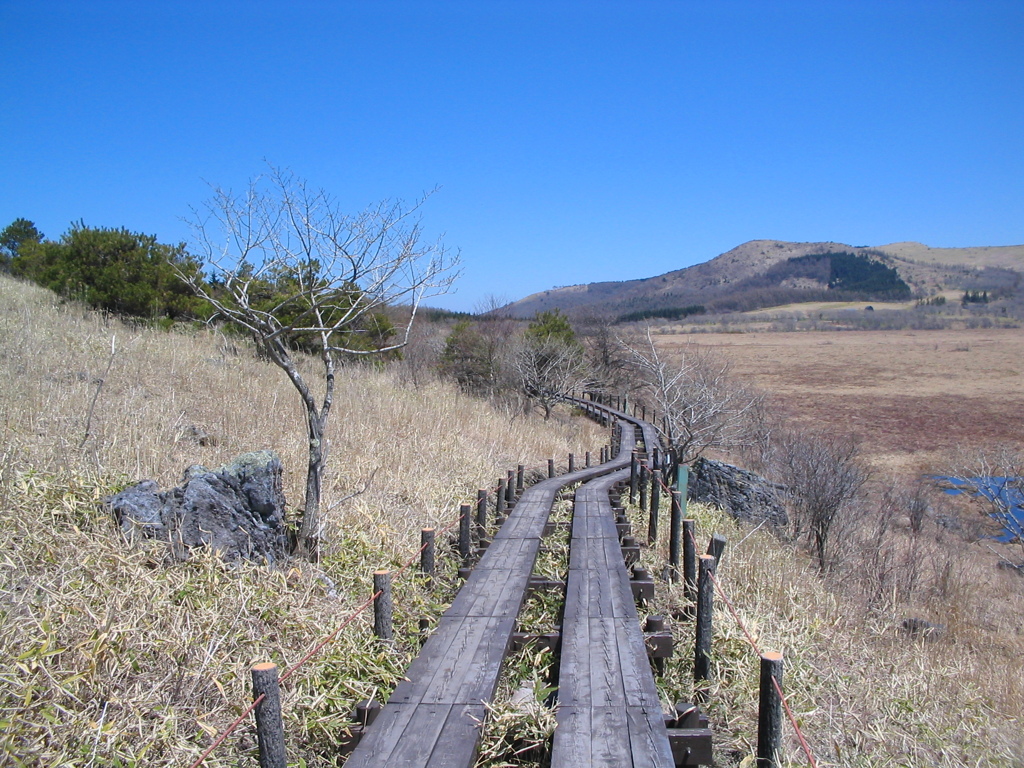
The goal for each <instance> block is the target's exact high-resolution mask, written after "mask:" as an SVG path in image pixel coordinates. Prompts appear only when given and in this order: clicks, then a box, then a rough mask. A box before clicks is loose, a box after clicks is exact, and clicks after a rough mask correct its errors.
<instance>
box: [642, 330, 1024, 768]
mask: <svg viewBox="0 0 1024 768" xmlns="http://www.w3.org/2000/svg"><path fill="white" fill-rule="evenodd" d="M691 339H692V340H693V341H694V342H695V343H697V344H698V345H701V346H704V345H710V346H713V347H715V348H717V350H718V351H719V352H720V353H721V354H723V355H724V356H725V357H727V358H728V359H729V360H730V361H731V362H732V364H733V371H734V372H735V373H737V374H738V375H741V376H743V377H744V378H746V379H747V380H751V381H753V382H754V383H756V384H757V385H759V386H760V387H762V388H763V389H764V390H766V391H767V392H768V393H769V395H770V396H771V397H772V399H773V401H774V402H775V403H776V404H777V405H778V407H780V408H781V410H782V412H783V414H784V416H785V417H786V418H787V419H788V420H789V421H790V422H798V423H802V424H805V425H808V426H812V427H815V428H819V429H825V430H840V431H849V432H853V433H855V434H857V435H858V436H859V437H860V438H861V440H862V446H863V448H864V451H865V453H866V455H867V458H868V459H869V461H870V462H871V464H872V466H873V468H874V470H875V478H876V481H877V485H876V486H875V490H874V492H873V493H872V495H871V496H870V497H869V499H868V501H867V503H866V504H865V505H864V506H863V508H861V509H860V510H859V511H858V512H857V515H856V517H855V518H853V519H851V520H850V521H849V522H850V524H849V525H845V526H844V530H843V531H842V532H841V534H837V538H838V540H841V541H842V547H841V551H840V552H839V553H838V554H839V556H838V560H837V567H836V569H835V571H834V572H833V573H831V574H830V575H829V577H828V578H827V579H826V580H822V579H820V578H819V577H818V576H817V575H816V574H815V573H814V571H813V569H812V568H811V567H810V566H809V565H808V564H806V562H805V561H804V559H803V557H802V555H801V553H799V552H795V551H794V550H793V548H792V547H791V546H789V545H786V544H784V543H782V542H778V541H776V540H775V539H774V538H773V537H772V536H770V535H768V534H765V533H763V532H758V533H756V534H753V535H751V536H750V537H749V538H744V537H746V535H747V534H746V532H744V531H742V530H739V529H736V528H735V527H734V526H733V524H732V523H731V521H727V520H724V519H722V517H721V516H720V515H718V514H717V513H715V512H714V511H712V510H708V509H705V508H701V507H698V517H699V519H700V523H701V526H702V528H703V534H702V535H703V537H704V539H705V540H706V537H707V536H708V535H709V534H710V533H711V532H712V530H719V531H721V532H727V535H728V536H729V538H730V540H731V541H733V540H741V541H743V543H742V544H741V545H738V546H737V545H730V549H729V550H728V551H727V555H726V558H725V562H724V564H723V571H722V574H723V577H724V579H725V580H726V584H727V589H729V590H730V592H731V593H732V594H733V596H734V598H735V599H736V602H737V604H738V606H739V610H740V613H741V615H742V616H744V618H745V619H746V620H748V621H749V622H750V623H751V624H752V626H753V627H755V634H756V635H757V636H758V638H759V641H760V642H761V643H762V645H763V647H764V648H765V649H775V650H782V651H783V652H784V653H785V654H786V664H787V669H786V679H787V683H786V687H787V689H788V690H789V691H790V693H791V694H792V696H793V697H794V701H795V702H796V703H797V710H798V712H799V717H800V721H801V725H802V726H804V727H805V729H806V732H807V733H808V735H809V737H810V740H811V744H812V746H813V747H814V749H815V752H816V754H817V756H818V758H819V761H821V763H822V764H825V765H842V766H897V765H898V766H918V765H920V766H925V765H929V766H931V765H941V766H1019V765H1024V739H1022V737H1021V722H1020V717H1021V713H1022V712H1024V620H1022V618H1021V617H1022V616H1024V590H1022V586H1024V584H1022V582H1021V579H1020V577H1018V576H1016V575H1013V574H1011V573H1009V572H1007V571H1000V570H997V569H996V568H995V565H996V561H997V560H998V559H999V557H1000V556H1003V557H1008V558H1016V559H1018V560H1019V556H1020V550H1019V548H1017V549H1015V550H1012V549H1007V548H1006V547H1004V546H1003V545H998V544H996V543H995V542H993V541H991V540H988V539H986V538H985V534H986V525H987V521H986V519H985V518H984V516H983V515H982V512H981V511H980V510H979V509H975V508H971V507H970V505H969V503H965V502H964V500H963V499H960V500H956V499H953V498H951V497H947V496H944V495H942V494H940V493H936V494H933V496H932V498H931V503H932V506H931V512H930V514H929V515H928V517H927V519H926V522H925V526H924V529H923V531H922V532H921V533H920V534H919V535H915V534H914V533H913V531H912V530H911V526H910V523H909V520H908V519H907V518H906V516H905V513H904V514H900V513H899V511H898V510H897V511H894V510H892V509H887V508H885V507H884V504H883V493H882V489H884V487H885V486H886V485H887V484H888V483H889V482H892V478H895V481H896V482H914V481H915V480H916V478H917V477H919V476H920V473H921V472H936V473H941V472H942V471H943V470H944V469H948V468H949V467H950V466H952V462H953V460H954V458H953V457H954V454H956V453H957V452H958V451H959V452H964V451H966V452H968V453H970V452H971V451H977V450H979V449H983V448H991V447H993V446H994V445H997V444H1000V443H1003V444H1007V445H1009V446H1016V447H1018V448H1019V447H1021V446H1022V445H1024V431H1022V427H1021V422H1020V419H1019V414H1020V412H1021V409H1022V407H1024V398H1022V395H1021V391H1020V384H1019V382H1020V377H1021V374H1022V373H1024V362H1022V361H1024V336H1022V335H1021V334H1020V333H1019V332H1016V331H1000V330H989V331H936V332H917V333H907V332H900V333H888V332H869V333H861V332H848V333H845V332H844V333H771V334H708V335H701V336H698V337H679V336H676V337H658V342H659V344H662V343H664V344H665V345H666V346H667V347H668V348H670V349H671V348H678V346H679V345H682V344H685V343H687V342H689V341H690V340H691ZM940 516H945V517H946V518H947V519H955V518H958V519H960V521H961V522H962V524H963V529H962V530H960V531H952V530H949V529H947V528H945V527H942V526H940V525H939V524H938V522H939V518H940ZM729 531H731V532H729ZM906 617H922V618H926V619H928V620H930V621H933V622H937V623H940V624H943V625H944V626H945V631H944V632H943V633H942V635H941V637H938V638H935V639H933V640H931V641H923V640H915V639H912V638H910V637H908V636H907V635H906V634H905V633H904V632H902V631H901V622H902V619H904V618H906ZM716 621H717V629H716V642H717V643H719V645H717V646H716V653H717V654H719V660H718V661H719V670H720V675H719V682H718V684H717V685H716V688H715V690H714V695H713V696H712V703H711V709H712V712H713V713H714V715H715V717H716V720H717V722H718V725H719V728H720V729H721V730H720V733H722V735H724V736H725V738H724V739H723V740H722V742H721V744H720V747H719V749H720V752H719V754H720V757H721V759H722V761H723V762H724V763H726V764H728V762H729V761H739V760H741V759H742V758H743V757H744V756H748V755H749V753H750V749H751V745H752V744H753V739H754V734H755V731H754V725H753V724H754V723H755V720H754V719H753V717H754V714H753V713H754V709H753V708H754V707H755V706H756V702H755V699H754V698H753V691H754V690H755V688H754V686H756V662H755V661H754V660H753V659H752V658H751V656H752V655H751V653H750V651H749V647H747V648H744V646H745V645H746V644H745V642H744V641H742V638H740V636H739V635H738V632H737V630H736V629H735V623H734V622H733V620H732V618H731V617H730V616H728V615H727V614H725V613H720V614H718V615H716ZM687 642H688V643H690V642H692V640H687ZM686 652H687V654H690V655H692V650H690V649H689V648H688V649H687V651H686ZM740 658H744V661H743V662H742V669H740V668H739V665H738V663H737V660H738V659H740ZM678 669H679V670H680V671H679V672H677V676H676V678H674V679H675V682H674V683H672V685H674V686H676V687H677V688H678V690H679V691H680V692H682V693H683V694H688V693H689V692H690V689H689V688H687V686H688V685H692V683H690V682H689V678H688V675H691V674H692V667H689V666H688V662H687V661H685V660H684V661H683V662H682V665H681V667H680V668H678ZM669 677H671V675H670V676H669ZM716 733H717V732H716ZM787 755H788V759H789V760H790V761H791V762H792V764H794V765H796V764H803V762H802V760H801V758H800V754H799V752H798V750H797V746H796V744H795V742H792V741H791V742H790V744H789V745H788V748H787Z"/></svg>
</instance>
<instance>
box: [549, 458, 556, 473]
mask: <svg viewBox="0 0 1024 768" xmlns="http://www.w3.org/2000/svg"><path fill="white" fill-rule="evenodd" d="M554 476H555V460H554V459H548V477H554Z"/></svg>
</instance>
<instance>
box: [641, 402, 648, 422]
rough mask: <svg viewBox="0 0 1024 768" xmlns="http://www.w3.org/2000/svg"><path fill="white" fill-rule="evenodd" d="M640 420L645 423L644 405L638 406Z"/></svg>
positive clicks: (645, 412) (645, 408)
mask: <svg viewBox="0 0 1024 768" xmlns="http://www.w3.org/2000/svg"><path fill="white" fill-rule="evenodd" d="M640 420H641V421H647V406H646V405H641V406H640Z"/></svg>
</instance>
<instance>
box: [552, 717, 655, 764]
mask: <svg viewBox="0 0 1024 768" xmlns="http://www.w3.org/2000/svg"><path fill="white" fill-rule="evenodd" d="M590 738H591V746H590V765H592V766H594V767H595V768H621V766H628V765H631V764H632V754H631V752H630V740H629V730H628V721H627V719H626V710H625V709H624V708H623V707H620V706H608V707H593V708H591V710H590ZM552 765H554V761H552ZM636 768H641V767H640V766H636ZM643 768H647V767H646V766H644V767H643Z"/></svg>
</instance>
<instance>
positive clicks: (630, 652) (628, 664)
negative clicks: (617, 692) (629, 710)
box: [613, 619, 661, 712]
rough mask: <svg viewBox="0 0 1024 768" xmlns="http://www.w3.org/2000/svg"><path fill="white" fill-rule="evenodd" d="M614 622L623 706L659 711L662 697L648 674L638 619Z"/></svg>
mask: <svg viewBox="0 0 1024 768" xmlns="http://www.w3.org/2000/svg"><path fill="white" fill-rule="evenodd" d="M613 621H614V622H615V643H616V649H617V651H618V654H619V669H620V670H621V673H622V680H623V690H624V693H625V700H626V706H631V707H651V708H658V709H659V712H660V707H661V699H659V698H658V689H657V686H656V685H655V683H654V675H653V674H652V673H651V662H650V661H649V660H648V658H647V648H646V646H645V644H644V636H643V632H642V631H641V629H640V622H639V619H614V620H613Z"/></svg>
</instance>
